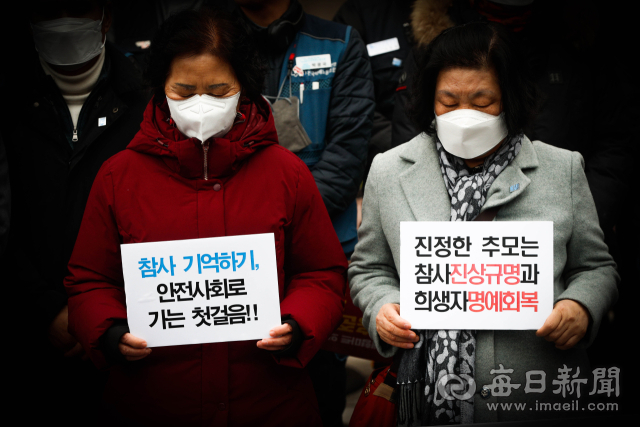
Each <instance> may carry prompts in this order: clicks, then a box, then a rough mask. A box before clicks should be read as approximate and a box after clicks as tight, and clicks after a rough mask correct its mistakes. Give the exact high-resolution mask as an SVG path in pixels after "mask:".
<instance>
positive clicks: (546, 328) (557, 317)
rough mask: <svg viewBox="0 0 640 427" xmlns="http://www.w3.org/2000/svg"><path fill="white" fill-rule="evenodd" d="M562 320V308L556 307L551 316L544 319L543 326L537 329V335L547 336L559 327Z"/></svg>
mask: <svg viewBox="0 0 640 427" xmlns="http://www.w3.org/2000/svg"><path fill="white" fill-rule="evenodd" d="M561 320H562V315H561V314H560V310H558V309H557V308H554V309H553V311H552V312H551V314H550V315H549V317H547V320H545V321H544V324H543V325H542V327H541V328H540V329H538V330H537V331H536V336H539V337H546V336H547V335H549V334H550V333H551V332H553V331H554V330H555V329H556V328H557V327H558V325H559V324H560V321H561Z"/></svg>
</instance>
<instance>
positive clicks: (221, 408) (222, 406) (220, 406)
mask: <svg viewBox="0 0 640 427" xmlns="http://www.w3.org/2000/svg"><path fill="white" fill-rule="evenodd" d="M218 409H219V410H221V411H224V410H225V409H227V405H225V404H224V403H219V404H218Z"/></svg>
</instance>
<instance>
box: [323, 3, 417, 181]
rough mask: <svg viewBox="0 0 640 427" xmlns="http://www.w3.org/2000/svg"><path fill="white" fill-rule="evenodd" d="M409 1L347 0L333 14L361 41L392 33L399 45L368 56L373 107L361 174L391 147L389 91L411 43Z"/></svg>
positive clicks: (392, 89)
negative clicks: (354, 31)
mask: <svg viewBox="0 0 640 427" xmlns="http://www.w3.org/2000/svg"><path fill="white" fill-rule="evenodd" d="M412 3H413V0H398V1H393V0H375V1H371V0H347V1H346V2H345V3H344V4H343V5H342V6H341V7H340V9H339V10H338V12H337V13H336V16H335V17H334V18H333V20H334V21H335V22H339V23H341V24H345V25H351V26H352V27H353V28H355V29H356V30H357V31H358V33H359V34H360V36H361V37H362V41H363V42H364V44H365V45H368V44H371V43H376V42H379V41H383V40H388V39H392V38H394V37H395V38H397V39H398V44H399V45H400V49H398V50H396V51H393V52H387V53H383V54H380V55H376V56H373V57H370V58H369V62H370V63H371V71H372V73H373V83H374V91H375V92H374V94H375V100H376V109H375V116H374V119H373V131H372V133H371V140H370V141H369V150H368V157H367V166H366V171H365V178H366V175H367V174H368V173H369V169H370V168H371V162H372V161H373V158H374V157H375V156H376V155H377V154H379V153H383V152H385V151H387V150H388V149H389V148H391V147H392V138H391V120H392V118H393V107H394V96H393V95H394V92H395V91H396V87H397V86H398V80H399V79H400V76H401V75H402V73H403V72H404V68H405V60H406V58H407V56H408V55H409V52H410V49H411V45H412V38H413V37H412V35H411V28H410V25H409V21H410V14H411V4H412ZM397 60H400V62H398V61H397ZM394 61H395V63H394Z"/></svg>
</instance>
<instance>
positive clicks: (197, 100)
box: [178, 94, 226, 115]
mask: <svg viewBox="0 0 640 427" xmlns="http://www.w3.org/2000/svg"><path fill="white" fill-rule="evenodd" d="M183 102H184V103H183V104H181V105H179V107H178V108H179V109H180V111H185V110H188V111H190V112H192V113H195V114H198V115H201V114H206V113H208V112H210V111H212V110H213V109H215V108H224V107H225V105H226V103H225V102H224V101H220V100H218V99H216V98H214V97H212V96H209V95H206V94H204V95H194V96H192V97H191V98H189V99H187V100H185V101H183Z"/></svg>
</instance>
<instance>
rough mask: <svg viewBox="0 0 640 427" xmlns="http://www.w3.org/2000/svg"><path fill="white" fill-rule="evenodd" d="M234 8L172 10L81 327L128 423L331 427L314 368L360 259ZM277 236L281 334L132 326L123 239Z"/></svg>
mask: <svg viewBox="0 0 640 427" xmlns="http://www.w3.org/2000/svg"><path fill="white" fill-rule="evenodd" d="M245 40H246V39H245V36H244V35H243V34H242V32H241V31H240V29H239V28H238V27H237V26H236V24H235V23H234V21H233V20H232V18H230V17H229V16H228V15H227V14H225V13H222V12H218V11H200V12H198V13H196V12H190V11H189V12H183V13H181V14H178V15H175V16H173V17H172V18H170V19H169V20H168V21H167V22H166V23H165V24H164V26H163V27H162V28H161V29H160V31H159V33H158V35H157V36H156V39H155V40H154V41H153V43H152V44H151V51H150V53H149V55H150V56H149V72H148V78H149V80H150V82H151V84H152V86H153V87H154V88H155V91H156V93H155V95H154V98H153V100H152V101H151V102H150V103H149V105H148V107H147V110H146V112H145V115H144V120H143V122H142V124H141V128H140V131H139V132H138V134H137V135H136V137H135V138H134V139H133V141H131V143H130V144H129V146H128V147H127V149H126V150H125V151H123V152H121V153H119V154H117V155H115V156H114V157H112V158H111V159H109V160H108V161H107V162H105V163H104V165H103V166H102V169H101V170H100V172H99V173H98V175H97V177H96V179H95V181H94V183H93V188H92V190H91V196H90V198H89V201H88V203H87V206H86V209H85V213H84V219H83V222H82V227H81V229H80V234H79V236H78V240H77V242H76V246H75V249H74V252H73V256H72V258H71V261H70V263H69V272H70V274H69V276H68V277H67V279H66V281H65V285H66V286H67V290H68V293H69V329H70V331H71V333H72V334H73V335H74V336H75V337H76V338H77V339H78V340H79V341H80V342H81V343H82V345H83V346H84V348H85V350H86V351H87V353H88V354H89V356H90V357H91V359H92V360H93V361H94V363H95V364H96V365H98V366H99V367H110V379H109V384H108V386H107V390H106V392H105V398H104V399H105V404H106V406H107V408H108V409H107V410H108V411H109V413H110V414H111V416H112V417H117V418H119V419H122V418H124V419H126V420H131V421H133V422H135V423H137V424H145V425H146V424H154V425H158V424H162V425H198V426H200V425H202V426H204V425H206V426H210V425H216V426H217V425H260V426H266V425H273V426H286V425H305V426H311V425H319V424H320V416H319V414H318V409H317V403H316V399H315V395H314V393H313V388H312V386H311V382H310V380H309V377H308V375H307V373H306V371H305V370H304V366H305V365H306V363H307V362H308V361H309V360H310V359H311V358H312V356H313V355H314V354H315V353H316V351H317V350H318V349H319V348H320V346H321V345H322V343H323V342H324V340H325V339H326V338H327V337H328V335H329V334H330V333H331V332H332V330H333V329H334V328H335V327H336V326H337V324H338V323H339V321H340V319H341V316H342V299H343V295H344V290H345V271H346V259H345V257H344V255H343V252H342V249H341V247H340V243H339V241H338V239H337V237H336V234H335V232H334V230H333V227H332V225H331V221H330V219H329V216H328V214H327V211H326V209H325V207H324V204H323V202H322V198H321V197H320V194H319V192H318V189H317V187H316V184H315V182H314V179H313V177H312V175H311V173H310V172H309V170H308V169H307V167H306V166H305V164H304V163H303V162H302V161H301V160H299V159H298V157H297V156H295V155H294V154H292V153H291V152H289V151H288V150H286V149H284V148H282V147H280V146H279V145H278V143H277V135H276V130H275V126H274V122H273V118H272V116H271V113H270V109H269V106H268V103H267V102H266V101H264V99H262V98H261V96H260V90H261V88H262V78H263V71H262V68H261V66H260V65H259V62H258V61H256V55H255V51H254V50H253V48H252V47H251V46H250V45H249V44H248V42H246V41H245ZM259 233H274V236H275V244H276V258H277V267H278V283H279V294H280V309H281V315H282V319H283V324H282V325H281V326H276V327H274V328H273V330H272V334H271V335H272V337H271V338H269V339H263V340H261V341H258V342H257V343H256V342H255V341H237V342H229V343H214V344H201V345H182V346H173V347H158V348H154V349H153V351H152V350H151V349H149V348H146V343H145V342H144V340H142V339H140V338H138V337H135V336H133V335H132V334H130V333H128V327H127V324H126V319H127V311H126V306H125V291H124V284H123V275H122V263H121V256H120V244H122V243H139V242H158V241H168V240H182V239H195V238H205V237H218V236H234V235H245V234H259Z"/></svg>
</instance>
